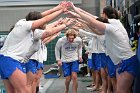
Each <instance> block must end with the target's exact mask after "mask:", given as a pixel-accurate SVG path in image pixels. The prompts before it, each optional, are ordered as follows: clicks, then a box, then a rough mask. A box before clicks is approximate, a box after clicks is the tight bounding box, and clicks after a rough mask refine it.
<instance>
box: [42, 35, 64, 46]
mask: <svg viewBox="0 0 140 93" xmlns="http://www.w3.org/2000/svg"><path fill="white" fill-rule="evenodd" d="M60 33H61V32H58V33H56V34H54V35H52V36H50V37H47V38H45V39H44V40H43V43H44V44H48V43H49V42H51V41H52V40H54V39H55V38H56V37H58V36H59V35H60Z"/></svg>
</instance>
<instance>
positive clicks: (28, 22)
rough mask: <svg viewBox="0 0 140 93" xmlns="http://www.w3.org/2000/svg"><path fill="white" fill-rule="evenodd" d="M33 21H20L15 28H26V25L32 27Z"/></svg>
mask: <svg viewBox="0 0 140 93" xmlns="http://www.w3.org/2000/svg"><path fill="white" fill-rule="evenodd" d="M32 23H33V21H26V19H20V20H19V21H18V22H17V23H16V26H23V25H25V26H28V25H32Z"/></svg>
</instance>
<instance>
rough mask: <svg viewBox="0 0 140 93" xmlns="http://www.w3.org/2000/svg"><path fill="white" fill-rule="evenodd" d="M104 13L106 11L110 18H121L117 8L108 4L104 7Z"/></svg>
mask: <svg viewBox="0 0 140 93" xmlns="http://www.w3.org/2000/svg"><path fill="white" fill-rule="evenodd" d="M103 13H105V14H106V15H107V17H108V18H109V19H118V18H119V17H118V12H117V10H115V9H114V8H112V7H111V6H106V7H105V8H104V9H103Z"/></svg>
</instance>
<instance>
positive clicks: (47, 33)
mask: <svg viewBox="0 0 140 93" xmlns="http://www.w3.org/2000/svg"><path fill="white" fill-rule="evenodd" d="M73 21H74V20H69V19H67V20H65V22H64V23H62V24H60V25H57V26H55V27H52V28H48V29H45V32H44V33H43V35H42V38H41V39H42V40H43V39H44V38H46V37H48V36H51V35H53V34H56V33H58V32H60V31H62V30H63V29H65V28H66V27H67V26H69V25H71V24H73Z"/></svg>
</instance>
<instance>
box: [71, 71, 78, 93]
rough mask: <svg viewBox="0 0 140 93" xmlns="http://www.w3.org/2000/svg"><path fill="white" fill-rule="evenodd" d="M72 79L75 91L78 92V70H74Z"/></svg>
mask: <svg viewBox="0 0 140 93" xmlns="http://www.w3.org/2000/svg"><path fill="white" fill-rule="evenodd" d="M72 80H73V84H72V89H73V93H77V88H78V82H77V73H76V72H72Z"/></svg>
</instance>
